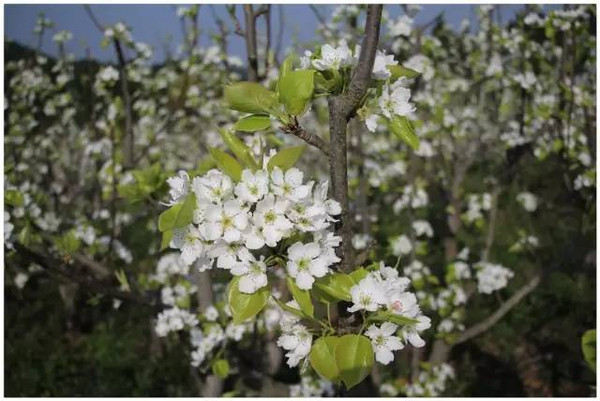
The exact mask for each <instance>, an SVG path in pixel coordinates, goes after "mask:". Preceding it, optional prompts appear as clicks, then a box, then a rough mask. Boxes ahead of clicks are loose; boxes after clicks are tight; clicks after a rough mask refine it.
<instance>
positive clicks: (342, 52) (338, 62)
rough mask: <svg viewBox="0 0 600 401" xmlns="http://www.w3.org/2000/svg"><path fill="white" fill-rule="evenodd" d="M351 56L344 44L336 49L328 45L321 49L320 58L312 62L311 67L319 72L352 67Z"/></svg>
mask: <svg viewBox="0 0 600 401" xmlns="http://www.w3.org/2000/svg"><path fill="white" fill-rule="evenodd" d="M352 63H353V56H352V52H351V51H350V49H349V48H348V45H346V43H345V42H342V43H341V44H340V45H339V46H338V47H335V48H334V47H332V46H331V45H329V44H326V45H323V46H322V47H321V58H317V59H314V60H313V61H312V65H313V67H315V68H316V69H317V70H319V71H326V70H338V69H340V68H343V67H347V66H350V65H352Z"/></svg>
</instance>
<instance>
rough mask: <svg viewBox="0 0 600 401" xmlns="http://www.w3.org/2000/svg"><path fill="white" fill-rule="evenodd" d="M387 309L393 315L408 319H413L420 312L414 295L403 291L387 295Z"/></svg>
mask: <svg viewBox="0 0 600 401" xmlns="http://www.w3.org/2000/svg"><path fill="white" fill-rule="evenodd" d="M387 307H388V309H389V310H390V311H391V312H392V313H394V314H395V315H401V316H406V317H409V318H414V317H415V316H417V315H418V314H419V313H420V312H421V310H420V309H419V305H418V304H417V297H416V296H415V294H413V293H411V292H403V290H395V291H392V292H391V294H389V295H388V301H387Z"/></svg>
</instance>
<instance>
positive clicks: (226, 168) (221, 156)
mask: <svg viewBox="0 0 600 401" xmlns="http://www.w3.org/2000/svg"><path fill="white" fill-rule="evenodd" d="M208 151H209V152H210V155H211V156H212V158H213V159H214V161H215V163H217V167H219V170H221V171H223V172H224V173H225V174H227V175H228V176H230V177H231V179H232V180H234V181H239V180H241V179H242V171H243V169H242V165H241V164H240V163H239V162H238V161H237V160H235V158H234V157H233V156H231V155H229V154H227V153H225V152H223V151H222V150H219V149H217V148H209V149H208Z"/></svg>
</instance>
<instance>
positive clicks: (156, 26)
mask: <svg viewBox="0 0 600 401" xmlns="http://www.w3.org/2000/svg"><path fill="white" fill-rule="evenodd" d="M213 7H214V9H215V11H216V13H217V14H218V15H220V16H221V17H222V18H223V20H224V21H226V22H228V23H229V21H230V20H229V19H228V17H227V13H226V10H225V6H224V5H222V4H221V5H214V6H213ZM277 7H283V13H284V16H285V23H284V27H285V28H284V34H283V46H282V51H283V52H285V49H286V48H287V47H288V46H291V45H292V44H293V37H296V38H298V40H299V41H300V42H306V41H309V40H311V39H314V37H315V34H314V32H315V28H316V26H317V24H318V21H317V19H316V17H315V15H314V13H313V12H312V10H311V9H310V7H309V6H308V5H303V4H298V5H292V4H286V5H283V6H282V5H275V6H274V7H273V11H272V15H273V16H272V21H273V28H272V32H273V35H274V39H273V42H276V40H277V39H275V35H276V33H277V32H278V25H279V24H278V11H277V9H276V8H277ZM318 7H319V8H320V9H321V10H322V14H323V15H328V14H329V11H330V10H331V9H332V7H333V6H328V5H319V6H318ZM474 7H476V6H475V5H470V4H459V5H450V4H443V5H423V6H422V9H421V11H420V12H419V14H418V15H417V18H416V21H417V24H419V23H425V22H428V21H430V20H431V19H432V18H433V17H435V16H436V15H437V14H438V13H439V12H441V11H443V12H444V15H445V17H446V20H447V21H448V22H449V23H450V24H451V25H452V26H455V27H457V26H458V25H459V24H460V22H461V21H462V20H463V19H465V18H466V19H471V20H473V19H474V17H475V15H474ZM239 8H240V7H239V6H238V9H239ZM521 8H522V6H521V5H502V6H501V16H502V20H503V21H507V20H509V19H510V18H512V16H514V14H515V12H516V11H518V10H519V9H521ZM92 9H93V10H94V13H95V14H96V17H97V18H98V19H99V20H100V21H101V23H102V24H105V25H108V24H114V23H116V22H119V21H122V22H124V23H126V24H127V25H129V26H130V27H131V28H132V33H133V37H134V38H135V39H136V40H137V41H142V42H145V43H148V44H150V45H151V46H153V47H154V48H155V61H160V60H162V59H163V58H164V54H165V53H164V51H163V49H164V43H165V39H166V38H167V36H169V35H170V36H171V37H172V40H171V49H172V51H173V52H175V50H176V47H177V45H178V44H180V43H181V42H182V31H181V26H180V22H179V19H178V18H177V15H176V11H175V10H176V6H175V5H159V4H153V5H131V4H129V5H108V4H96V5H92ZM386 9H387V10H388V11H389V13H390V14H391V15H392V16H397V15H399V14H400V13H402V11H401V7H400V6H399V5H392V4H388V5H386ZM238 11H239V12H241V10H238ZM40 12H44V13H45V15H46V18H49V19H50V20H52V21H53V22H54V24H55V29H56V30H62V29H65V30H69V31H71V32H72V33H73V40H72V41H70V42H69V43H68V44H67V51H69V52H72V53H74V54H75V55H76V56H77V57H83V56H84V54H85V53H84V48H85V45H87V46H89V47H90V49H91V52H92V56H93V57H94V58H97V59H100V60H103V61H113V59H114V54H113V52H112V48H110V47H109V48H107V49H102V48H101V47H100V42H101V39H102V36H101V34H100V32H99V31H98V30H97V29H96V28H95V27H94V26H93V25H92V23H91V21H90V19H89V17H88V15H87V13H86V12H85V10H84V7H83V5H76V4H63V5H56V4H55V5H52V4H19V5H5V6H4V22H5V26H4V34H5V37H8V38H9V39H12V40H16V41H17V42H19V43H23V44H26V45H29V46H32V47H35V46H36V36H35V35H34V34H33V28H34V26H35V21H36V19H37V15H38V13H40ZM260 27H261V25H260V22H259V29H260ZM200 28H201V29H202V37H201V43H202V44H208V43H209V42H210V39H209V33H210V32H216V31H217V27H216V24H215V22H214V20H213V17H212V15H211V12H210V9H209V6H208V5H203V6H201V7H200ZM84 44H85V45H84ZM229 49H230V53H232V54H235V55H238V56H242V58H243V56H244V55H245V50H244V43H243V41H242V38H240V37H238V36H236V35H232V36H231V37H230V46H229ZM42 50H43V51H44V52H46V53H48V54H52V55H56V53H57V49H56V45H55V44H54V43H53V42H52V40H51V35H47V36H46V37H45V39H44V44H43V46H42Z"/></svg>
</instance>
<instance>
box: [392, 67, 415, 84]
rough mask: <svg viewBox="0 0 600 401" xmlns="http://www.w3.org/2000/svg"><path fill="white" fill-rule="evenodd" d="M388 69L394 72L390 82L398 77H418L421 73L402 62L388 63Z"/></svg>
mask: <svg viewBox="0 0 600 401" xmlns="http://www.w3.org/2000/svg"><path fill="white" fill-rule="evenodd" d="M387 69H388V70H390V72H391V73H392V77H391V78H390V82H395V81H396V80H397V79H399V78H402V77H406V78H416V77H418V76H419V75H421V74H419V73H418V72H417V71H415V70H411V69H410V68H406V67H405V66H403V65H401V64H397V65H388V66H387Z"/></svg>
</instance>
